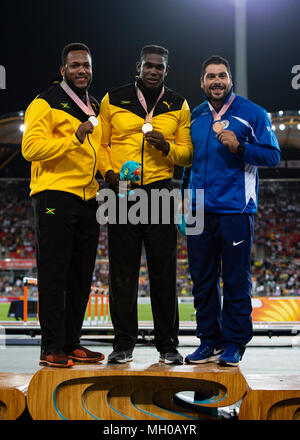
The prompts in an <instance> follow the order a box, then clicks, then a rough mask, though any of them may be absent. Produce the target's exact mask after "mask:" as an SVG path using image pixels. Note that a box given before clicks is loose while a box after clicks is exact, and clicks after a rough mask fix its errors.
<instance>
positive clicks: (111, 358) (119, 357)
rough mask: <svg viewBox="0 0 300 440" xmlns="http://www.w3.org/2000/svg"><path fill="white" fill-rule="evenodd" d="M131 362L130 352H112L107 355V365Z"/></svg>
mask: <svg viewBox="0 0 300 440" xmlns="http://www.w3.org/2000/svg"><path fill="white" fill-rule="evenodd" d="M131 361H132V350H124V351H115V350H114V351H113V352H112V353H110V355H108V358H107V363H108V364H126V362H131Z"/></svg>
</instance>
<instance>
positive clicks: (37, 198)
mask: <svg viewBox="0 0 300 440" xmlns="http://www.w3.org/2000/svg"><path fill="white" fill-rule="evenodd" d="M65 49H66V50H64V52H63V64H62V68H61V69H63V70H62V73H63V74H64V78H65V80H66V81H68V84H69V86H70V87H71V88H72V89H73V91H75V92H76V94H77V95H78V96H79V97H80V98H81V99H82V101H84V99H85V98H86V95H85V92H86V90H87V88H88V85H89V82H90V81H91V76H92V74H91V58H90V53H89V49H88V48H87V47H86V46H84V45H82V44H77V43H75V44H72V43H71V44H70V45H68V46H66V48H65ZM90 102H91V105H92V107H93V109H94V112H95V114H96V115H98V113H99V104H98V103H97V101H96V100H95V99H93V98H92V97H90ZM98 120H99V122H100V118H99V116H98ZM101 132H102V129H101V124H100V123H99V124H98V125H97V126H95V127H93V125H92V124H91V123H90V122H89V121H88V116H87V115H86V114H85V113H84V112H83V111H82V110H81V108H80V107H78V105H77V104H76V103H75V102H74V101H73V100H72V99H71V98H70V96H69V95H68V94H67V93H66V92H65V91H64V90H63V89H62V87H61V86H60V84H59V83H57V84H55V85H53V86H52V87H50V88H49V89H48V90H47V91H45V92H43V93H41V94H40V95H38V96H37V97H36V98H35V99H34V100H33V101H32V103H31V104H30V105H29V107H28V109H27V111H26V114H25V132H24V136H23V142H22V153H23V156H24V158H25V159H26V160H28V161H30V162H32V165H31V183H30V187H31V193H30V195H31V196H32V200H33V207H34V216H35V226H36V256H37V269H38V290H39V319H40V324H41V334H42V343H41V358H40V361H41V365H48V366H57V367H69V366H71V365H72V364H73V360H75V361H86V360H88V361H90V362H94V361H98V360H101V359H103V357H104V356H103V355H102V354H101V353H95V352H91V351H90V350H87V349H85V348H84V347H82V346H80V332H81V327H82V322H83V318H84V312H85V309H86V305H87V301H88V298H89V293H90V288H91V280H92V274H93V269H94V264H95V258H96V250H97V244H98V238H99V224H98V223H97V221H96V210H97V208H98V203H97V202H96V192H97V190H98V183H97V181H96V179H95V175H96V172H97V170H98V161H99V157H100V155H99V149H100V141H101ZM104 154H106V153H105V152H104Z"/></svg>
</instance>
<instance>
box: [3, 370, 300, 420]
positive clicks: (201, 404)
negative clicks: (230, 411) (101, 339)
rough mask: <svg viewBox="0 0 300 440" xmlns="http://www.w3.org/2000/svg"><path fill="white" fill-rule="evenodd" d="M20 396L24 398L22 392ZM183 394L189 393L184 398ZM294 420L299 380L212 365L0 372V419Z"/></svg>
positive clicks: (298, 415) (298, 416)
mask: <svg viewBox="0 0 300 440" xmlns="http://www.w3.org/2000/svg"><path fill="white" fill-rule="evenodd" d="M26 392H27V395H26ZM188 392H191V393H188ZM26 404H27V409H28V411H29V414H30V416H31V418H32V419H34V420H156V421H158V420H185V421H190V422H192V421H196V420H215V419H217V418H218V417H219V415H218V408H222V407H228V406H230V405H235V404H238V405H237V408H239V414H238V419H239V420H300V377H299V376H286V377H284V376H280V377H279V376H271V375H263V374H261V375H247V376H246V377H244V376H243V374H242V373H241V371H240V369H239V368H238V367H221V366H219V365H217V364H213V363H211V364H201V365H200V364H199V365H181V366H167V365H164V364H152V365H148V364H147V365H145V364H141V363H135V362H132V363H130V364H126V365H109V364H101V363H99V364H85V365H78V366H77V365H75V366H74V367H72V368H68V369H62V368H49V367H45V368H41V369H40V370H39V371H38V372H37V373H35V374H34V375H31V374H13V373H0V420H13V419H17V418H18V417H19V416H20V415H21V414H22V413H23V411H24V409H25V406H26Z"/></svg>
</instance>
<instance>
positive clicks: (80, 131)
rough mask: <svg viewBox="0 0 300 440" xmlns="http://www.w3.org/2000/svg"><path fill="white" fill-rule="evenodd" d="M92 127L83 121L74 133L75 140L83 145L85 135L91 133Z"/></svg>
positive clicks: (89, 123)
mask: <svg viewBox="0 0 300 440" xmlns="http://www.w3.org/2000/svg"><path fill="white" fill-rule="evenodd" d="M93 130H94V126H93V124H92V123H91V122H90V121H85V122H83V123H82V124H80V125H79V127H78V128H77V131H76V133H75V134H76V136H77V139H78V140H79V141H80V142H81V143H82V144H83V142H84V139H85V137H86V135H87V133H93Z"/></svg>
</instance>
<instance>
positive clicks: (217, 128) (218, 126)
mask: <svg viewBox="0 0 300 440" xmlns="http://www.w3.org/2000/svg"><path fill="white" fill-rule="evenodd" d="M223 128H224V127H223V124H222V122H221V121H216V122H215V123H214V125H213V130H214V132H215V133H217V134H218V133H220V132H221V131H222V130H223Z"/></svg>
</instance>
